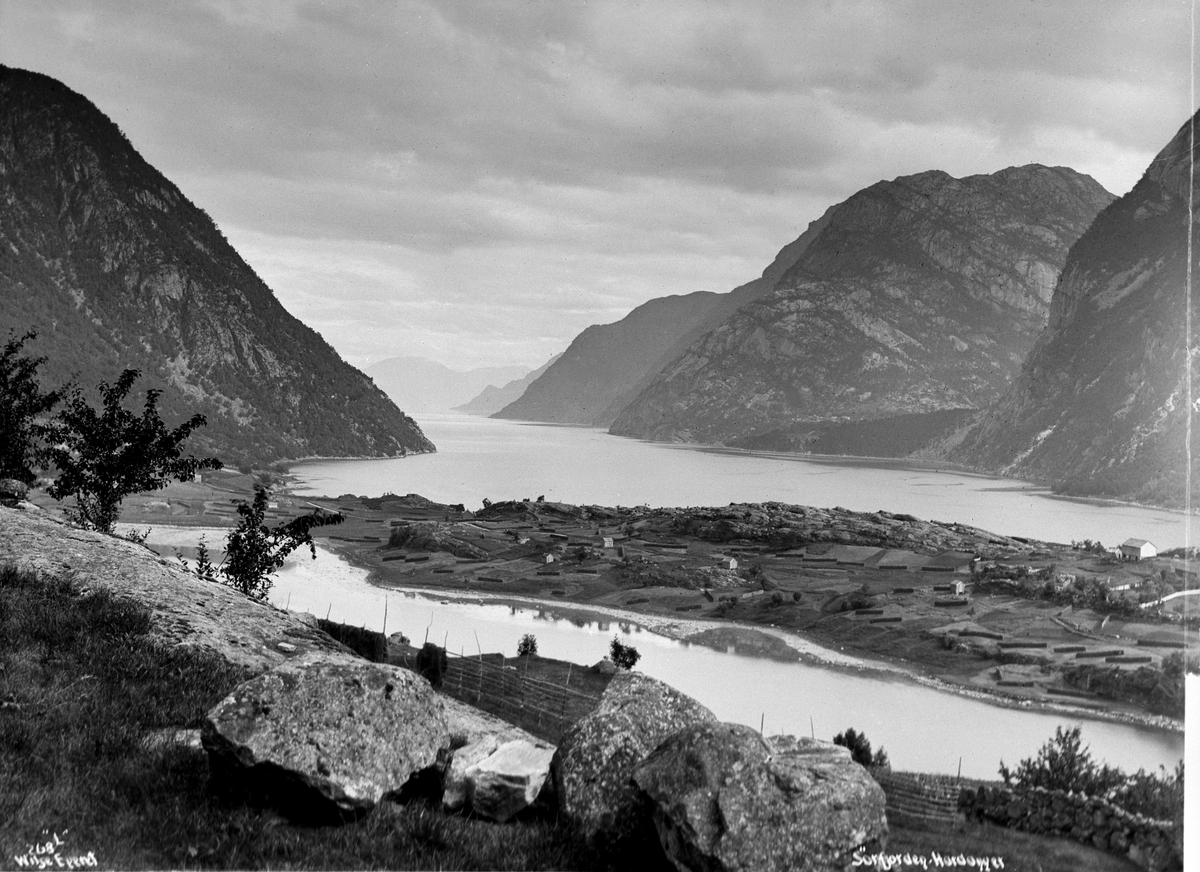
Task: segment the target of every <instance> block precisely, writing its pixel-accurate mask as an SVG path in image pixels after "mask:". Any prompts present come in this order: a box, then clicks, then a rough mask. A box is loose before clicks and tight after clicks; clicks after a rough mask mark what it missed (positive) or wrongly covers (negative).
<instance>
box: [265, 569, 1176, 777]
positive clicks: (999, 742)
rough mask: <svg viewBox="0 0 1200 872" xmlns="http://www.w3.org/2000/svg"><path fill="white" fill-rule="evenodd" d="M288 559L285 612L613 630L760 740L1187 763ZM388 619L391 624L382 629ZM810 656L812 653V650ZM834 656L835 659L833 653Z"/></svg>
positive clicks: (587, 633) (916, 766) (569, 654)
mask: <svg viewBox="0 0 1200 872" xmlns="http://www.w3.org/2000/svg"><path fill="white" fill-rule="evenodd" d="M318 554H319V557H318V559H317V560H315V561H314V560H312V559H311V558H310V557H309V556H308V555H307V553H305V554H304V555H303V556H300V555H299V553H297V554H295V555H293V556H292V557H291V558H289V560H288V563H287V565H286V566H285V567H284V569H283V570H282V571H281V572H280V574H279V576H278V579H277V582H276V585H275V587H274V589H273V590H272V591H271V601H272V602H273V603H275V604H276V605H278V606H281V607H287V608H290V609H292V610H298V611H309V612H312V613H314V614H316V615H318V616H320V617H325V616H326V615H328V616H329V617H330V618H331V619H332V620H335V621H340V622H343V623H349V624H354V625H364V626H366V627H369V628H371V629H375V630H380V631H386V632H388V633H394V632H398V631H399V632H403V633H404V634H405V635H407V636H408V637H409V638H410V639H411V640H412V641H413V642H414V643H416V644H420V643H422V642H424V641H425V640H427V639H428V640H429V641H433V642H436V643H437V644H439V645H444V646H445V647H447V648H448V650H450V651H452V652H455V653H461V654H468V655H469V654H472V653H477V652H479V651H483V652H494V651H501V652H505V653H508V654H510V655H512V654H515V653H516V648H517V641H518V640H519V639H520V638H521V636H522V635H524V634H525V633H533V634H534V635H535V636H536V637H537V640H538V650H539V653H540V654H542V655H544V656H548V657H557V658H560V659H564V660H570V661H572V662H575V663H580V664H592V663H595V662H596V661H598V660H600V659H601V658H602V657H604V656H605V654H606V653H607V651H608V646H609V642H610V641H611V639H612V637H613V636H614V635H619V636H621V638H622V639H623V640H624V641H625V642H626V643H627V644H629V643H631V644H633V645H634V647H636V648H637V649H638V651H639V652H640V653H641V655H642V659H641V661H640V662H639V663H638V667H637V668H638V669H640V670H641V671H643V672H645V673H646V674H647V675H651V676H654V677H655V678H659V679H662V680H663V681H666V682H667V683H669V684H671V685H672V686H674V687H677V688H678V689H680V690H682V691H683V692H684V693H687V694H689V695H691V696H693V697H695V698H696V699H698V700H700V701H701V702H702V703H704V704H705V705H707V706H708V707H709V708H710V709H712V711H713V712H714V713H715V714H716V715H717V716H718V717H719V718H721V719H722V720H726V721H735V722H739V723H744V724H748V725H750V726H753V727H755V728H757V727H759V726H760V724H762V725H763V728H764V730H765V731H766V732H767V733H768V734H774V733H792V734H798V735H807V734H810V733H812V734H815V735H816V736H817V737H818V738H823V739H831V738H832V737H833V735H834V734H835V733H838V732H841V731H843V730H845V729H846V728H847V727H854V728H855V729H857V730H859V731H861V732H865V733H866V735H867V736H868V738H869V739H870V740H871V742H872V743H873V745H874V747H876V748H878V747H879V746H880V745H882V746H883V747H884V748H885V749H886V750H887V752H888V755H889V757H890V758H891V761H892V764H893V766H894V767H895V768H897V769H902V770H915V771H924V772H943V773H955V772H957V771H958V767H959V765H960V761H961V766H962V774H963V775H965V776H969V777H977V778H995V777H997V771H998V766H999V764H1000V761H1001V760H1003V761H1004V762H1006V763H1007V764H1008V765H1009V766H1014V765H1015V764H1016V763H1017V762H1018V761H1019V760H1020V759H1022V758H1024V757H1030V756H1033V755H1034V754H1036V752H1037V750H1038V748H1039V747H1040V746H1041V745H1042V743H1043V742H1044V741H1045V740H1047V739H1048V738H1050V737H1051V736H1053V735H1054V729H1055V727H1056V726H1064V725H1070V724H1079V725H1080V726H1081V727H1082V730H1083V737H1084V741H1085V742H1086V743H1087V744H1088V745H1090V747H1091V750H1092V753H1093V755H1094V756H1095V757H1096V758H1097V759H1099V760H1102V761H1105V762H1108V763H1110V764H1112V765H1117V766H1120V767H1122V768H1124V769H1126V770H1127V771H1134V770H1137V769H1139V768H1146V769H1149V770H1155V769H1157V768H1158V766H1159V765H1164V766H1167V767H1168V768H1171V767H1173V766H1174V765H1175V763H1176V761H1178V760H1179V759H1181V757H1182V756H1183V751H1184V748H1183V736H1182V735H1180V734H1178V733H1169V732H1165V731H1161V730H1152V729H1145V728H1140V727H1134V726H1129V725H1124V724H1116V723H1110V722H1106V721H1099V720H1091V719H1080V718H1076V717H1070V716H1065V715H1063V714H1056V713H1052V712H1041V711H1032V710H1028V709H1018V708H1009V707H1004V706H998V705H994V704H991V703H988V702H984V701H981V700H979V699H974V698H969V697H966V696H962V695H960V694H957V693H950V692H946V691H939V690H935V689H932V688H929V687H925V686H922V685H919V684H917V683H915V682H914V681H911V680H908V679H905V678H903V677H901V676H898V675H897V676H895V677H891V676H882V677H881V676H879V675H878V674H877V673H864V672H861V671H854V670H850V669H845V668H826V667H821V666H814V665H811V664H808V663H803V662H801V663H786V662H778V661H773V660H765V659H760V658H753V657H745V656H740V655H737V654H733V653H728V652H721V651H714V650H712V649H709V648H706V647H703V646H699V645H689V644H686V643H684V642H679V641H675V640H674V639H670V638H667V637H665V636H661V635H657V634H655V633H652V632H649V631H648V630H646V629H644V628H643V627H641V626H639V625H638V624H636V623H635V622H633V621H628V620H626V621H623V620H619V619H617V618H612V619H602V620H594V621H585V620H582V619H573V620H569V619H566V618H562V617H556V616H555V614H554V612H553V607H552V606H546V607H539V606H538V605H536V604H531V605H529V606H528V607H525V608H518V607H514V606H508V605H495V604H492V605H476V604H472V603H469V602H453V601H449V600H444V599H441V598H438V597H437V596H435V595H434V596H433V598H430V597H429V596H426V595H421V594H417V593H415V592H411V591H409V592H403V591H388V590H385V589H383V588H379V587H376V586H374V585H371V584H369V583H368V582H367V581H366V571H365V570H362V569H359V568H357V567H354V566H351V565H350V564H348V563H347V562H346V561H344V560H342V559H341V558H340V557H339V556H337V555H335V554H333V553H331V552H329V551H326V550H324V549H321V550H319V551H318ZM385 616H386V625H385ZM810 647H811V648H812V649H814V650H817V651H819V650H820V649H819V648H818V647H817V646H815V645H811V646H810ZM833 653H834V655H835V656H836V653H837V652H833Z"/></svg>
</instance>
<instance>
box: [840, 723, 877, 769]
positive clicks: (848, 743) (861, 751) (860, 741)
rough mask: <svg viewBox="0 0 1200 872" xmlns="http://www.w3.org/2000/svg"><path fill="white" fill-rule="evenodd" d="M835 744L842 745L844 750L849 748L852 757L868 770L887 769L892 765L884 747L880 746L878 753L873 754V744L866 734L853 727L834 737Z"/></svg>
mask: <svg viewBox="0 0 1200 872" xmlns="http://www.w3.org/2000/svg"><path fill="white" fill-rule="evenodd" d="M833 743H834V744H835V745H841V746H842V747H843V748H849V749H850V757H851V758H852V759H853V760H854V762H855V763H857V764H859V765H860V766H865V767H867V768H868V769H873V768H874V769H887V768H889V767H890V765H891V764H890V762H889V761H888V756H887V752H886V751H884V750H883V747H882V746H880V748H879V750H878V751H875V752H874V753H872V752H871V742H870V741H869V740H868V739H867V735H866V733H860V732H858V731H857V730H855V729H854V728H853V727H850V728H849V729H847V730H846V732H844V733H838V734H837V735H836V736H834V737H833Z"/></svg>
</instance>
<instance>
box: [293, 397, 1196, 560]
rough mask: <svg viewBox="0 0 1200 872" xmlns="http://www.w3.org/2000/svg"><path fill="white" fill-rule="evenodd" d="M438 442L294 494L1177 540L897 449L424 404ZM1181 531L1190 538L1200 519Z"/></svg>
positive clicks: (1139, 520)
mask: <svg viewBox="0 0 1200 872" xmlns="http://www.w3.org/2000/svg"><path fill="white" fill-rule="evenodd" d="M420 424H421V427H422V429H424V431H425V433H426V435H428V436H429V438H430V439H432V440H433V442H434V444H436V445H437V448H438V451H437V453H436V454H430V455H421V456H416V457H407V458H401V459H396V460H347V461H321V462H313V463H302V464H298V465H297V466H295V467H294V468H293V470H292V471H293V472H294V473H295V474H296V475H297V476H298V483H297V486H296V491H297V493H301V494H307V495H313V496H316V495H327V496H336V495H339V494H343V493H353V494H359V495H364V496H379V495H381V494H383V493H385V492H389V491H390V492H392V493H397V494H407V493H418V494H421V495H422V496H425V497H428V498H430V499H433V500H437V501H439V502H447V503H464V504H466V505H467V507H468V508H479V506H480V505H481V504H482V500H483V499H484V498H485V497H487V498H490V499H492V500H505V499H520V498H522V497H536V496H539V495H544V496H545V497H546V498H547V499H549V500H560V501H563V502H568V503H577V504H579V503H585V504H586V503H590V504H598V505H609V506H618V505H621V506H636V505H648V506H656V507H657V506H720V505H727V504H728V503H731V502H763V501H767V500H777V501H780V502H786V503H799V504H802V505H811V506H822V507H827V508H828V507H833V506H843V507H845V508H848V509H854V510H856V511H865V512H873V511H876V510H878V509H884V510H887V511H892V512H905V513H908V514H912V515H916V516H917V517H919V518H923V519H929V520H939V521H957V522H959V523H964V524H970V525H972V526H976V527H981V528H983V529H985V530H991V531H993V532H996V533H1004V534H1007V535H1013V536H1027V537H1033V538H1039V539H1045V540H1050V541H1057V542H1070V541H1072V540H1078V539H1098V540H1100V541H1102V542H1104V543H1105V544H1107V545H1113V544H1119V543H1120V542H1123V541H1124V540H1125V539H1128V538H1130V537H1137V538H1141V539H1149V540H1150V541H1152V542H1154V543H1155V544H1156V545H1157V546H1158V547H1159V548H1160V549H1165V548H1171V547H1176V546H1180V545H1183V544H1184V528H1185V524H1184V516H1183V514H1182V513H1179V512H1169V511H1164V510H1159V509H1146V508H1138V507H1135V506H1126V505H1120V504H1115V503H1104V502H1099V501H1088V500H1070V499H1063V498H1059V497H1055V496H1053V495H1051V494H1050V492H1049V490H1048V489H1047V488H1044V487H1040V486H1038V485H1034V484H1030V483H1027V482H1021V481H1016V480H1012V479H997V478H990V477H988V476H981V475H967V474H962V473H950V472H941V471H935V470H930V469H921V468H917V467H915V466H912V465H905V464H902V463H898V462H895V461H871V460H862V459H855V460H846V459H842V458H837V459H833V458H825V459H814V458H811V457H800V456H797V455H785V454H763V453H751V452H743V451H732V450H724V449H712V448H699V447H696V446H682V445H669V444H662V443H653V442H643V441H640V440H636V439H624V438H621V437H618V436H609V435H608V434H607V433H605V432H604V431H603V430H598V429H591V428H586V427H564V426H553V425H546V424H529V423H524V422H517V421H497V420H492V419H490V418H477V417H471V416H468V415H424V416H422V417H421V420H420ZM1189 541H1190V542H1193V543H1194V542H1196V541H1200V518H1197V517H1193V518H1192V521H1191V531H1190V540H1189Z"/></svg>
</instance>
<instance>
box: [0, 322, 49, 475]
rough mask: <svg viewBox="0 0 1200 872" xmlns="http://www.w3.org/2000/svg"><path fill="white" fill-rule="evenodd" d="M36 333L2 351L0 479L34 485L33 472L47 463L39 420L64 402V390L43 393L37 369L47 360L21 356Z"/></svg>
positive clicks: (14, 340)
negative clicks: (41, 441) (41, 440)
mask: <svg viewBox="0 0 1200 872" xmlns="http://www.w3.org/2000/svg"><path fill="white" fill-rule="evenodd" d="M36 338H37V334H36V333H33V332H29V333H26V334H25V335H24V336H19V337H18V336H15V335H14V334H13V333H12V332H10V333H9V339H8V341H7V342H6V343H4V347H3V348H0V478H15V479H17V480H18V481H21V482H24V483H25V484H33V482H34V479H35V478H36V477H37V476H36V475H35V474H34V469H35V468H36V467H39V466H41V465H42V463H43V462H44V455H45V450H44V449H43V448H42V447H41V446H40V444H39V438H40V437H41V435H42V434H43V432H44V427H43V426H42V425H40V424H39V423H38V418H39V417H40V416H42V415H44V414H46V413H47V412H49V411H50V410H51V409H52V408H54V406H56V405H57V404H58V403H59V401H61V400H62V396H63V391H61V390H57V391H50V392H49V393H42V390H41V388H40V387H39V385H38V382H37V370H38V367H40V366H41V365H42V364H43V363H45V362H46V358H44V357H21V356H20V354H21V350H22V349H23V348H24V346H25V343H27V342H29V341H30V340H32V339H36Z"/></svg>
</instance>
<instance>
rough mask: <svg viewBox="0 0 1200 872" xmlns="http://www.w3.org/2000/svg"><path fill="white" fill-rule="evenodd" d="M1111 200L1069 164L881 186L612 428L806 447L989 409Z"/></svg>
mask: <svg viewBox="0 0 1200 872" xmlns="http://www.w3.org/2000/svg"><path fill="white" fill-rule="evenodd" d="M1111 200H1112V197H1111V195H1109V194H1108V192H1106V191H1105V190H1104V189H1103V188H1102V187H1100V185H1099V184H1097V183H1096V182H1095V181H1094V180H1093V179H1091V178H1089V177H1088V176H1084V175H1081V174H1079V173H1076V172H1074V171H1073V170H1070V169H1066V168H1063V167H1054V168H1051V167H1042V166H1025V167H1013V168H1010V169H1006V170H1002V171H1000V172H997V173H994V174H992V175H987V176H971V177H968V178H963V179H955V178H952V177H950V176H949V175H947V174H946V173H944V172H937V171H933V172H926V173H921V174H918V175H914V176H905V177H902V178H898V179H895V180H894V181H890V182H880V183H878V184H875V185H872V186H871V187H869V188H867V189H865V190H863V191H860V192H859V193H857V194H855V195H854V196H853V197H851V198H850V199H849V200H847V201H845V202H844V203H841V204H839V205H838V206H837V207H836V208H835V210H833V211H832V214H831V215H830V216H828V220H827V221H826V222H825V224H824V226H823V227H821V229H820V231H819V233H818V234H817V235H816V238H814V239H813V240H812V241H811V242H810V243H809V244H808V245H807V246H806V247H805V249H804V251H803V253H802V254H801V256H800V257H799V258H798V259H797V260H796V261H795V263H794V264H792V265H791V266H790V267H789V268H788V269H787V270H786V271H785V272H784V273H783V275H782V276H781V277H780V278H779V280H778V281H777V282H776V284H775V286H774V289H773V290H772V291H771V292H770V293H769V294H767V295H766V296H762V297H761V298H759V299H757V300H754V301H752V302H749V303H747V304H746V305H743V306H742V307H741V308H739V309H738V310H737V311H736V312H734V313H732V315H731V316H730V317H728V318H727V319H726V320H725V321H724V322H723V323H721V324H719V325H718V326H716V327H715V328H714V329H712V330H710V331H708V332H707V333H705V334H704V335H703V336H702V337H700V338H699V339H698V340H697V341H696V342H694V343H693V344H692V345H691V346H690V347H689V348H687V350H686V351H685V352H684V353H682V354H681V355H679V356H678V357H676V358H675V359H674V360H672V361H671V362H670V363H669V364H667V365H666V366H665V367H663V369H662V370H661V372H660V373H659V375H658V376H657V377H656V378H655V379H654V381H653V382H652V383H651V384H650V385H649V386H647V387H646V389H645V390H643V391H642V392H641V393H640V394H639V395H638V397H637V398H636V399H635V400H634V401H633V402H631V403H630V404H629V405H628V406H626V407H625V409H624V410H623V411H622V412H621V414H620V416H619V417H618V418H617V419H616V421H615V422H614V423H613V425H612V427H611V430H610V432H612V433H615V434H617V435H622V436H636V437H642V438H650V439H658V440H675V441H688V442H707V443H720V444H726V445H751V446H753V447H769V448H776V449H788V450H800V451H803V450H806V448H807V447H808V446H809V444H810V443H811V442H813V441H814V440H817V439H819V438H820V436H821V435H822V432H823V429H824V428H825V427H826V426H827V425H829V424H831V423H834V424H842V425H845V424H846V423H848V422H859V421H868V420H876V419H881V418H898V417H900V416H907V415H923V414H928V413H931V412H938V411H943V412H944V411H946V410H955V409H959V410H963V409H965V410H970V409H979V408H982V407H984V406H986V405H987V404H988V403H990V402H992V401H993V400H994V399H995V398H996V397H998V396H999V395H1000V394H1001V393H1002V392H1003V391H1004V390H1005V389H1007V388H1008V386H1009V384H1010V383H1011V381H1012V379H1013V378H1014V377H1015V376H1016V374H1017V372H1018V371H1019V368H1020V365H1021V361H1022V359H1023V358H1024V357H1025V354H1026V353H1027V352H1028V351H1029V349H1030V347H1031V346H1032V345H1033V342H1034V340H1035V339H1036V337H1037V335H1038V333H1039V332H1040V331H1041V329H1042V327H1043V326H1044V325H1045V323H1046V315H1047V307H1048V304H1049V302H1050V298H1051V294H1052V292H1053V290H1054V285H1055V282H1056V281H1057V278H1058V272H1059V269H1060V267H1061V266H1062V263H1063V261H1064V259H1065V257H1066V253H1067V249H1068V248H1069V247H1070V245H1071V244H1072V243H1073V242H1074V241H1075V240H1076V239H1078V238H1079V236H1080V234H1082V233H1083V231H1084V230H1085V229H1086V228H1087V226H1088V225H1089V224H1090V223H1091V221H1092V219H1093V218H1094V217H1095V216H1096V214H1097V213H1098V212H1099V211H1100V210H1101V209H1102V208H1103V207H1104V206H1106V205H1107V204H1108V203H1109V202H1110V201H1111ZM954 423H955V422H948V426H952V425H953V424H954ZM906 426H908V427H910V428H911V427H914V426H917V425H915V424H914V423H913V422H907V423H906ZM918 429H920V428H919V427H918ZM839 441H843V442H846V443H848V445H850V446H852V445H853V444H854V442H855V440H853V439H849V438H847V437H846V436H845V434H842V435H841V436H840V437H839Z"/></svg>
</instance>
